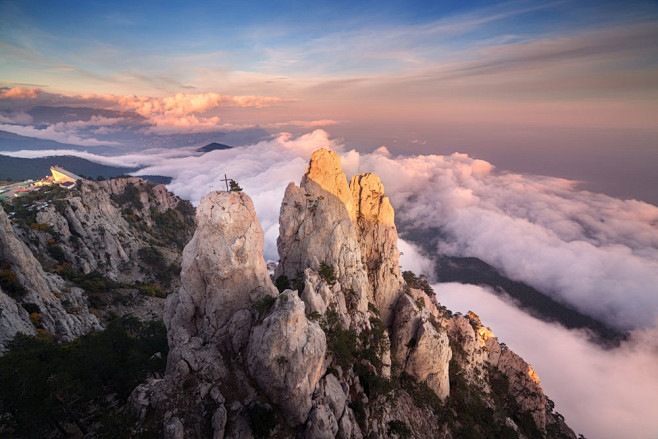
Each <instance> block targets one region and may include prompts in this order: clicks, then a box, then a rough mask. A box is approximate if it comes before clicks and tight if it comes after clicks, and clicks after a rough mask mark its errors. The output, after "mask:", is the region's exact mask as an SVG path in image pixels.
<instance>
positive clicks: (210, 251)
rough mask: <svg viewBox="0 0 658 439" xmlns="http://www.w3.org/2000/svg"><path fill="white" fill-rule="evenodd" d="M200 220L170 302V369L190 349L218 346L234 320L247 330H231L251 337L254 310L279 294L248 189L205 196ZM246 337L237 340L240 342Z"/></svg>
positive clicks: (167, 314) (167, 309) (167, 320)
mask: <svg viewBox="0 0 658 439" xmlns="http://www.w3.org/2000/svg"><path fill="white" fill-rule="evenodd" d="M196 220H197V229H196V232H195V233H194V236H193V237H192V240H191V241H190V242H189V243H188V244H187V246H186V247H185V250H184V251H183V263H182V272H181V283H182V286H181V288H180V289H179V290H178V291H177V292H176V293H175V294H173V295H171V296H169V298H168V300H167V304H166V307H165V318H164V319H165V325H166V326H167V334H168V338H169V347H170V354H169V361H168V364H169V366H168V370H173V369H176V368H177V367H179V366H180V365H179V362H180V361H183V362H185V360H184V358H185V356H186V355H188V354H189V353H190V352H189V351H190V350H198V349H200V348H203V347H204V346H206V345H211V346H215V345H216V344H217V343H218V341H219V340H220V339H225V338H226V337H227V336H229V335H230V333H231V332H232V331H235V329H236V328H235V327H234V325H235V324H238V323H239V325H240V326H241V327H242V328H241V329H244V331H246V333H244V334H242V335H240V334H236V333H235V332H233V333H232V335H233V336H236V337H238V338H240V337H243V338H244V337H248V334H249V332H248V331H249V328H250V326H251V320H252V315H251V311H250V310H252V309H253V308H254V304H255V303H256V302H258V301H259V300H261V299H263V297H265V296H275V295H276V288H275V287H274V285H273V284H272V282H271V280H270V278H269V275H268V272H267V267H266V265H265V260H264V259H263V244H264V241H263V230H262V228H261V226H260V223H259V222H258V218H256V213H255V210H254V205H253V203H252V201H251V199H250V198H249V197H248V196H247V195H246V194H244V193H243V192H213V193H211V194H210V195H207V196H205V197H204V198H203V199H201V203H200V204H199V207H198V208H197V213H196ZM245 341H246V339H245V340H242V339H241V340H236V347H239V345H241V344H243V343H244V342H245ZM208 360H209V361H211V360H212V358H208ZM188 366H189V364H188Z"/></svg>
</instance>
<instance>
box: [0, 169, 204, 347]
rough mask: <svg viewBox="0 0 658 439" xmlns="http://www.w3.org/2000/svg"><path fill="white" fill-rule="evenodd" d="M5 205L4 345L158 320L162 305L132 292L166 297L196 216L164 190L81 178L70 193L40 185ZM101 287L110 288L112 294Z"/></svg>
mask: <svg viewBox="0 0 658 439" xmlns="http://www.w3.org/2000/svg"><path fill="white" fill-rule="evenodd" d="M3 207H4V209H2V212H0V243H1V245H2V248H0V264H2V270H3V273H4V275H6V277H7V282H10V283H12V285H13V286H12V285H5V287H6V288H5V289H4V292H5V294H7V295H8V296H9V297H4V298H3V300H2V304H0V311H1V312H2V313H3V314H4V315H5V319H4V320H5V321H10V320H11V321H12V322H14V324H12V328H11V329H9V328H8V330H7V331H3V334H4V335H5V336H4V338H5V339H10V338H11V337H12V336H13V335H14V334H15V333H16V332H23V333H34V332H35V330H36V331H40V333H41V335H43V336H54V337H55V338H56V339H61V340H71V339H73V338H75V337H77V336H79V335H82V334H84V333H86V332H89V331H90V330H92V329H100V328H101V324H100V322H99V319H101V318H103V316H109V315H113V314H116V315H123V314H126V313H130V314H133V315H135V316H137V317H138V318H142V319H153V318H161V316H162V310H163V308H164V300H163V299H157V298H150V297H149V298H144V296H140V294H139V293H138V291H137V289H136V288H130V286H132V285H133V284H135V283H137V285H136V286H141V285H144V284H151V285H157V287H158V288H160V290H157V292H158V294H160V295H164V294H166V292H167V290H168V289H169V288H171V287H172V285H174V284H176V283H177V282H179V280H178V274H177V267H178V264H179V262H180V258H181V253H182V245H180V247H179V245H178V244H177V242H176V241H179V242H180V241H181V240H182V241H183V242H187V240H189V237H191V232H192V225H193V221H194V220H193V217H192V216H191V214H192V213H193V212H194V209H193V208H192V206H191V205H190V204H189V203H187V202H184V201H182V200H181V199H180V198H178V197H176V196H174V195H173V194H171V193H169V192H167V190H166V188H165V187H164V185H154V184H152V183H148V182H145V181H143V180H141V179H139V178H120V179H113V180H108V181H102V182H94V181H86V180H81V181H80V182H79V184H78V185H77V187H76V188H75V189H72V190H68V191H67V190H64V189H61V188H59V187H58V186H46V187H42V188H41V189H39V190H37V191H34V192H32V193H30V195H29V196H27V197H21V198H16V199H13V200H9V201H5V202H4V205H3ZM5 210H6V211H7V212H10V215H9V217H11V219H9V217H8V216H7V215H6V214H5ZM98 282H103V283H104V285H108V283H112V282H114V284H113V286H112V291H111V292H108V291H106V288H105V287H103V286H100V287H99V283H98ZM0 285H2V284H0ZM101 285H102V284H101ZM155 291H156V290H154V289H153V290H151V292H152V293H153V292H155ZM12 301H13V302H16V303H17V304H19V305H21V306H22V307H26V309H28V310H29V316H28V317H27V319H26V315H25V313H23V312H20V313H16V312H14V311H13V310H15V309H17V308H16V307H15V306H14V305H13V303H12ZM92 307H93V308H92ZM90 308H92V309H90ZM19 320H20V321H22V322H23V324H18V322H19ZM28 324H29V325H28ZM30 327H31V329H29V330H27V328H30ZM4 343H5V342H4V341H0V350H2V346H4Z"/></svg>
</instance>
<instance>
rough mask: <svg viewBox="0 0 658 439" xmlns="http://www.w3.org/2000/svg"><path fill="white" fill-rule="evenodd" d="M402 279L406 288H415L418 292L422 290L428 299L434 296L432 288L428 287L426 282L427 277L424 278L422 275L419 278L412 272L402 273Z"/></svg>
mask: <svg viewBox="0 0 658 439" xmlns="http://www.w3.org/2000/svg"><path fill="white" fill-rule="evenodd" d="M402 277H403V278H404V281H405V282H406V283H407V287H408V288H416V289H419V290H423V291H424V292H425V294H427V295H428V296H430V297H435V296H436V293H435V292H434V289H432V287H431V286H430V284H429V282H428V280H427V276H425V275H424V274H421V275H420V276H416V274H415V273H414V272H413V271H403V272H402Z"/></svg>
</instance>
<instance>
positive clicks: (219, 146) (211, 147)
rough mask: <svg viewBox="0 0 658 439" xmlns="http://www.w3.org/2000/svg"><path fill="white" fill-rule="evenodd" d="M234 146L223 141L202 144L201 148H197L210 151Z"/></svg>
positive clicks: (200, 150) (201, 150)
mask: <svg viewBox="0 0 658 439" xmlns="http://www.w3.org/2000/svg"><path fill="white" fill-rule="evenodd" d="M231 148H233V147H232V146H228V145H224V144H223V143H217V142H213V143H209V144H208V145H206V146H202V147H200V148H197V151H199V152H210V151H215V150H217V149H231Z"/></svg>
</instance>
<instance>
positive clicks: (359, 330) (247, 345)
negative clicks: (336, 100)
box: [131, 150, 575, 439]
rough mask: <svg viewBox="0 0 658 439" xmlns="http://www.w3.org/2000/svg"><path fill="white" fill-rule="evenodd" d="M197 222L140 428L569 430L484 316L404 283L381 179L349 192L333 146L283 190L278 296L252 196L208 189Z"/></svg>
mask: <svg viewBox="0 0 658 439" xmlns="http://www.w3.org/2000/svg"><path fill="white" fill-rule="evenodd" d="M197 224H198V228H197V231H196V232H195V235H194V237H193V238H192V240H191V241H190V242H189V244H188V245H187V246H186V248H185V251H184V255H183V272H182V286H181V288H180V289H179V290H178V292H177V293H176V294H174V295H172V296H170V298H169V299H168V301H167V307H166V312H165V321H166V324H167V328H168V335H169V344H170V349H171V352H170V356H169V363H168V368H167V374H166V376H165V377H164V378H162V379H154V380H151V381H150V382H149V383H147V384H144V385H142V386H140V387H138V388H137V389H136V390H135V392H133V395H132V397H131V404H132V407H133V409H134V412H135V413H136V414H137V415H138V416H139V417H140V419H141V420H142V421H141V424H140V428H141V429H142V430H138V433H140V434H141V433H143V432H145V431H148V430H149V429H155V430H156V431H162V432H164V436H165V437H166V438H178V437H211V436H212V437H215V438H223V437H227V438H228V437H230V438H242V437H252V436H259V437H265V436H271V437H281V438H288V437H304V438H337V437H338V438H363V437H369V438H384V437H414V438H430V437H432V438H446V439H448V438H454V437H462V436H466V435H475V434H479V435H480V436H482V437H498V436H500V437H519V438H521V437H546V438H553V437H565V436H566V437H570V438H572V437H575V436H574V435H573V432H571V430H570V429H569V428H568V427H566V425H565V424H564V423H563V422H562V420H561V419H560V418H559V416H557V415H555V414H553V413H552V411H551V408H550V407H548V400H547V399H546V398H545V396H544V395H543V392H542V391H541V388H540V387H539V381H538V379H537V377H536V374H534V371H533V370H532V368H531V367H530V366H529V365H528V364H527V363H525V362H523V360H521V359H520V358H519V357H518V356H516V355H515V354H513V353H512V352H511V351H510V350H508V349H505V348H504V347H501V345H500V344H499V343H498V341H497V340H496V338H495V337H494V335H493V333H492V332H491V331H490V330H488V329H487V328H485V327H484V326H483V325H482V324H481V322H480V321H479V319H478V318H475V317H473V316H474V315H473V316H470V315H469V316H468V318H467V317H463V316H461V315H454V316H453V315H451V313H450V312H449V311H447V310H446V309H445V308H443V307H440V306H439V304H438V303H437V302H436V299H435V298H433V297H431V296H430V295H431V293H432V292H431V289H430V290H428V291H423V290H418V289H415V288H410V287H408V286H406V285H405V284H404V282H403V281H402V278H401V276H400V271H399V267H398V263H399V262H398V257H399V253H398V250H397V232H396V229H395V224H394V214H393V209H392V207H391V205H390V202H389V201H388V198H387V197H386V196H385V194H384V190H383V187H382V185H381V182H380V181H379V179H378V178H377V177H376V176H374V175H372V174H362V175H360V176H357V177H354V178H353V179H352V183H351V186H348V184H347V179H346V177H345V175H344V174H343V172H342V170H341V168H340V159H339V158H338V156H337V155H336V154H335V153H334V152H331V151H327V150H320V151H316V152H315V153H314V154H313V156H312V157H311V161H310V163H309V166H308V169H307V172H306V174H305V176H304V177H303V178H302V181H301V185H300V186H299V187H297V186H296V185H295V184H294V183H291V184H290V185H289V186H288V188H287V189H286V193H285V197H284V200H283V203H282V206H281V215H280V238H279V241H278V249H279V252H280V257H281V260H280V263H279V265H278V267H277V268H276V271H275V281H276V284H277V286H279V287H280V290H281V293H279V292H278V291H276V289H275V287H274V285H273V283H272V281H271V280H270V279H269V278H268V276H267V269H266V267H265V263H264V261H263V258H262V250H263V234H262V230H261V229H260V225H259V224H258V220H257V219H256V216H255V213H254V209H253V205H252V203H251V201H250V199H249V198H248V197H247V196H246V195H244V194H242V193H213V194H211V195H209V196H207V197H205V198H204V199H203V200H202V201H201V204H200V206H199V208H198V209H197ZM295 290H296V291H295ZM469 410H470V411H472V413H466V412H464V411H469ZM483 416H485V417H488V418H486V419H485V418H483ZM528 419H532V421H530V422H529V421H528Z"/></svg>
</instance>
